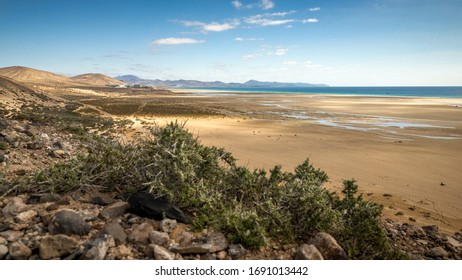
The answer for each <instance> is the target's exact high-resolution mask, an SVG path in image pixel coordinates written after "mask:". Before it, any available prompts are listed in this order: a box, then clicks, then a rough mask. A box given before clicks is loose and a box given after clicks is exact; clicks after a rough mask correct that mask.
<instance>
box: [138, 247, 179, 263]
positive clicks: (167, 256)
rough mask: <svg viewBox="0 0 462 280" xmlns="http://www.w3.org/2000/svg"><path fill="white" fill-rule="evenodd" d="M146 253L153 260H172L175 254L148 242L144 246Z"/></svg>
mask: <svg viewBox="0 0 462 280" xmlns="http://www.w3.org/2000/svg"><path fill="white" fill-rule="evenodd" d="M145 253H146V255H147V256H148V257H149V258H153V259H155V260H174V259H175V254H174V253H173V252H170V251H169V250H167V249H165V248H164V247H161V246H159V245H156V244H150V245H149V246H148V247H146V250H145Z"/></svg>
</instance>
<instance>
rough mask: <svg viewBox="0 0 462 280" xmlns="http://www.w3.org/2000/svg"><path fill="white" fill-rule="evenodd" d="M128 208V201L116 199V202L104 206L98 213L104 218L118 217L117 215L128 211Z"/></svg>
mask: <svg viewBox="0 0 462 280" xmlns="http://www.w3.org/2000/svg"><path fill="white" fill-rule="evenodd" d="M129 208H130V204H129V203H128V202H125V201H118V202H116V203H114V204H112V205H110V206H108V207H106V208H104V209H103V210H102V211H101V212H100V215H101V216H102V217H103V218H104V219H106V220H109V219H112V218H116V217H119V216H121V215H123V214H125V213H126V212H127V211H128V209H129Z"/></svg>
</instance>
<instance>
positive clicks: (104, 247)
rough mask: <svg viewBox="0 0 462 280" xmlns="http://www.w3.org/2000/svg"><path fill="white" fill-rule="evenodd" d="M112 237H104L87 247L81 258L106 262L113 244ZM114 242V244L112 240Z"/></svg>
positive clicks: (91, 242) (98, 238) (88, 244)
mask: <svg viewBox="0 0 462 280" xmlns="http://www.w3.org/2000/svg"><path fill="white" fill-rule="evenodd" d="M111 239H112V236H110V235H107V234H105V235H103V236H101V237H97V238H95V239H93V240H92V241H90V242H89V243H87V244H86V245H85V251H84V253H83V254H82V256H81V257H80V259H81V260H104V258H105V257H106V254H107V251H108V250H109V246H110V244H111ZM112 242H114V241H113V240H112Z"/></svg>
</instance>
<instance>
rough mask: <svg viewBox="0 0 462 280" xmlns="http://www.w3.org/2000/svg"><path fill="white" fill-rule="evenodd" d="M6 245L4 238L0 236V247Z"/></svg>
mask: <svg viewBox="0 0 462 280" xmlns="http://www.w3.org/2000/svg"><path fill="white" fill-rule="evenodd" d="M6 244H8V241H6V239H5V238H3V237H1V236H0V245H6Z"/></svg>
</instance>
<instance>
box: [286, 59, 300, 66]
mask: <svg viewBox="0 0 462 280" xmlns="http://www.w3.org/2000/svg"><path fill="white" fill-rule="evenodd" d="M283 64H285V65H297V64H298V62H297V61H294V60H286V61H284V62H283Z"/></svg>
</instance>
